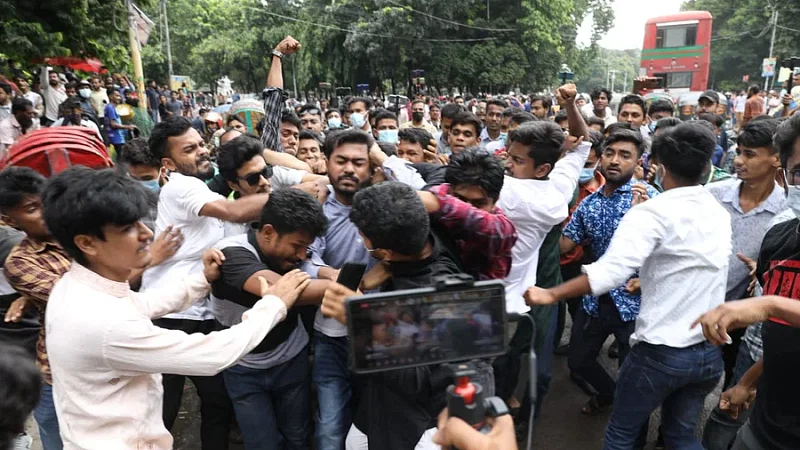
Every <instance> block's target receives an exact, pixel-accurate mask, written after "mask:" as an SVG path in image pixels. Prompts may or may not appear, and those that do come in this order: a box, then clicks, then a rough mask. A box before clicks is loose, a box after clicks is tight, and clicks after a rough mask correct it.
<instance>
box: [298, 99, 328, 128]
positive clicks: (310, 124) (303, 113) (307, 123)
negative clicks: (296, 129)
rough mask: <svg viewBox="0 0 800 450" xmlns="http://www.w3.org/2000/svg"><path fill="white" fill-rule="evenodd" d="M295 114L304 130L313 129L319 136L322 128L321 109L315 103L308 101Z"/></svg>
mask: <svg viewBox="0 0 800 450" xmlns="http://www.w3.org/2000/svg"><path fill="white" fill-rule="evenodd" d="M297 115H298V116H300V123H301V124H302V125H303V129H304V130H309V131H313V132H314V133H317V134H318V135H320V136H321V135H322V131H323V128H324V126H323V124H322V111H321V110H320V109H319V108H317V106H316V105H312V104H310V103H309V104H306V105H303V107H302V108H300V112H299V113H298V114H297Z"/></svg>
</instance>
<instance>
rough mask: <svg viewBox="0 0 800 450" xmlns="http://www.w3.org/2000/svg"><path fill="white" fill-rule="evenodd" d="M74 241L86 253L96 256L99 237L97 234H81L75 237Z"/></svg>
mask: <svg viewBox="0 0 800 450" xmlns="http://www.w3.org/2000/svg"><path fill="white" fill-rule="evenodd" d="M72 242H73V243H74V244H75V246H76V247H78V250H80V251H81V252H83V254H85V255H89V256H95V255H97V253H98V249H97V237H95V236H89V235H87V234H79V235H77V236H75V237H74V238H73V240H72Z"/></svg>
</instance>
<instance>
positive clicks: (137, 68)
mask: <svg viewBox="0 0 800 450" xmlns="http://www.w3.org/2000/svg"><path fill="white" fill-rule="evenodd" d="M125 9H126V11H125V13H126V17H127V18H128V38H129V39H130V45H131V60H132V62H133V77H134V79H135V82H136V92H138V93H139V104H140V106H141V107H142V108H145V109H146V108H147V96H146V95H144V93H145V92H144V72H143V71H142V52H141V49H140V48H139V38H138V37H137V36H136V22H135V21H134V20H133V8H132V7H131V0H126V1H125Z"/></svg>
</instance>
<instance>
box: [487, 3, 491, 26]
mask: <svg viewBox="0 0 800 450" xmlns="http://www.w3.org/2000/svg"><path fill="white" fill-rule="evenodd" d="M486 20H487V21H488V20H491V19H490V18H489V0H486Z"/></svg>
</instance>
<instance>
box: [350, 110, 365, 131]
mask: <svg viewBox="0 0 800 450" xmlns="http://www.w3.org/2000/svg"><path fill="white" fill-rule="evenodd" d="M365 123H367V117H366V115H364V114H361V113H352V114H350V125H352V126H353V128H361V127H363V126H364V124H365Z"/></svg>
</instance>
